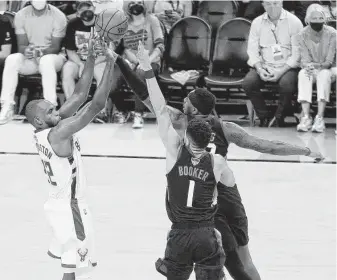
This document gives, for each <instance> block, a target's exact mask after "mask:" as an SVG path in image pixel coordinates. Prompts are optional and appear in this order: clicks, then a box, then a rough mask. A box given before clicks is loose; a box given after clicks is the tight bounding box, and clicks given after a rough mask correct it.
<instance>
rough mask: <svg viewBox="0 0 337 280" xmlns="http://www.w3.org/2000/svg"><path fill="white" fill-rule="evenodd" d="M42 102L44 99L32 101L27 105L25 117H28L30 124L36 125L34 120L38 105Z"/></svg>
mask: <svg viewBox="0 0 337 280" xmlns="http://www.w3.org/2000/svg"><path fill="white" fill-rule="evenodd" d="M42 100H43V99H36V100H32V101H30V102H29V103H28V104H27V106H26V110H25V115H26V118H27V121H28V122H29V123H30V124H34V118H35V116H36V113H37V110H38V104H39V103H40V102H41V101H42Z"/></svg>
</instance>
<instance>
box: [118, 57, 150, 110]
mask: <svg viewBox="0 0 337 280" xmlns="http://www.w3.org/2000/svg"><path fill="white" fill-rule="evenodd" d="M116 64H117V65H118V67H119V69H120V70H121V72H122V74H123V76H124V79H125V81H126V82H127V84H128V85H129V87H130V88H131V89H132V91H133V92H134V93H135V94H136V95H137V96H138V98H139V99H140V100H142V102H143V103H144V105H145V106H146V107H148V108H149V110H150V111H151V112H152V113H154V111H153V107H152V104H151V102H150V98H149V93H148V91H147V86H146V83H144V82H143V81H142V79H141V78H140V77H139V76H138V74H137V73H136V71H133V70H132V69H131V67H130V66H129V64H128V63H127V62H126V61H125V60H124V59H123V58H122V57H121V56H118V57H117V59H116Z"/></svg>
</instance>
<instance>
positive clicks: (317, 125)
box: [312, 115, 325, 133]
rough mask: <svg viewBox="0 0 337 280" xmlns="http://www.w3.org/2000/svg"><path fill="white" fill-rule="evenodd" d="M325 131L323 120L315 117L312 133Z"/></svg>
mask: <svg viewBox="0 0 337 280" xmlns="http://www.w3.org/2000/svg"><path fill="white" fill-rule="evenodd" d="M324 130H325V123H324V118H322V117H320V116H318V115H317V116H316V118H315V121H314V125H313V126H312V132H318V133H322V132H324Z"/></svg>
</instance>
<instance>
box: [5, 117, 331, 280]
mask: <svg viewBox="0 0 337 280" xmlns="http://www.w3.org/2000/svg"><path fill="white" fill-rule="evenodd" d="M249 131H250V132H251V133H253V134H256V135H260V136H263V137H268V138H269V139H277V140H282V141H289V142H291V143H294V144H301V145H309V146H310V147H311V148H315V149H319V150H321V152H322V153H323V154H324V155H325V156H326V158H327V160H326V162H325V163H323V164H313V163H311V162H310V159H307V158H305V157H295V156H294V157H275V156H266V155H261V154H259V153H256V152H252V151H246V150H243V149H240V148H236V147H235V146H233V147H231V148H230V152H229V165H230V167H231V168H232V169H233V171H234V174H235V176H236V180H237V184H238V187H239V189H240V192H241V196H242V198H243V202H244V204H245V207H246V210H247V214H248V218H249V231H250V249H251V253H252V256H253V259H254V261H255V263H256V266H257V267H258V269H259V271H260V274H261V276H262V279H272V280H284V279H287V280H298V279H306V280H317V279H322V280H333V279H335V277H336V235H335V234H336V164H335V161H336V145H335V144H336V142H335V141H336V139H335V135H334V130H329V131H327V132H326V133H325V134H324V135H311V134H306V135H303V134H301V135H298V133H296V132H294V131H293V130H291V129H285V130H280V129H273V130H262V129H257V128H254V129H252V130H249ZM31 132H32V129H31V128H30V126H29V125H27V124H21V123H17V122H13V123H10V124H8V125H5V126H1V127H0V182H1V188H0V218H1V224H0V237H1V238H0V248H1V254H0V275H1V276H0V278H1V279H6V280H16V279H26V280H36V279H50V280H58V279H61V277H60V275H61V269H60V267H59V263H58V261H55V260H53V259H51V258H49V257H48V256H47V255H46V251H47V249H48V246H49V242H50V238H51V231H50V229H49V227H48V224H47V222H46V220H45V216H44V212H43V204H44V202H45V200H46V198H47V191H48V185H47V182H46V179H45V176H44V173H43V170H42V167H41V164H40V159H39V157H38V156H36V155H35V154H34V153H36V151H35V147H34V145H33V139H32V137H31ZM79 137H80V141H81V147H82V150H83V154H84V155H85V157H84V164H85V168H86V173H87V179H88V185H89V196H90V198H89V202H90V204H91V206H92V207H91V208H92V212H93V215H94V222H95V229H96V242H97V252H98V258H99V265H98V267H97V269H96V271H95V274H94V278H93V279H94V280H96V279H112V278H113V279H144V280H145V279H146V280H156V279H158V280H160V279H164V278H163V276H161V275H160V274H158V273H157V272H156V271H155V268H154V262H155V261H156V260H157V258H158V257H162V256H163V253H164V249H165V238H166V234H167V230H168V229H169V226H170V223H169V220H168V218H167V215H166V211H165V205H164V194H165V161H164V160H163V157H164V156H165V153H164V149H163V146H162V144H161V142H160V140H159V138H158V136H157V132H156V127H155V125H153V124H149V125H147V126H145V128H144V129H143V130H139V131H134V130H132V129H131V127H130V125H129V124H127V125H123V126H120V125H112V124H109V125H90V126H89V127H88V128H86V129H84V130H83V131H82V132H81V133H80V134H79ZM275 160H276V161H280V162H275ZM227 275H228V274H227ZM191 279H194V276H192V277H191ZM228 279H230V278H228Z"/></svg>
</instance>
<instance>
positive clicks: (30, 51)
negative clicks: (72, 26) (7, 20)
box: [0, 0, 67, 124]
mask: <svg viewBox="0 0 337 280" xmlns="http://www.w3.org/2000/svg"><path fill="white" fill-rule="evenodd" d="M66 25H67V20H66V17H65V15H64V14H63V13H62V12H61V11H60V10H59V9H57V8H56V7H54V6H52V5H49V4H47V2H46V1H42V0H38V1H31V5H29V6H27V7H25V8H23V9H22V10H20V11H19V12H18V13H17V14H16V16H15V19H14V26H15V33H16V35H17V44H18V51H19V52H18V53H15V54H11V55H9V56H8V57H7V59H6V62H5V67H4V72H3V82H2V90H1V103H2V110H1V113H0V124H4V123H7V122H8V121H10V120H11V119H12V118H13V115H14V105H15V102H14V95H15V91H16V87H17V85H18V74H19V73H20V74H22V75H30V74H36V73H40V74H41V76H42V88H43V96H44V98H45V99H46V100H48V101H49V102H51V103H52V104H54V105H55V106H56V105H57V96H56V82H57V72H58V71H60V70H61V69H62V66H63V64H64V62H65V60H66V59H65V57H64V55H62V54H60V49H61V42H62V39H63V37H64V36H65V31H66Z"/></svg>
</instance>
